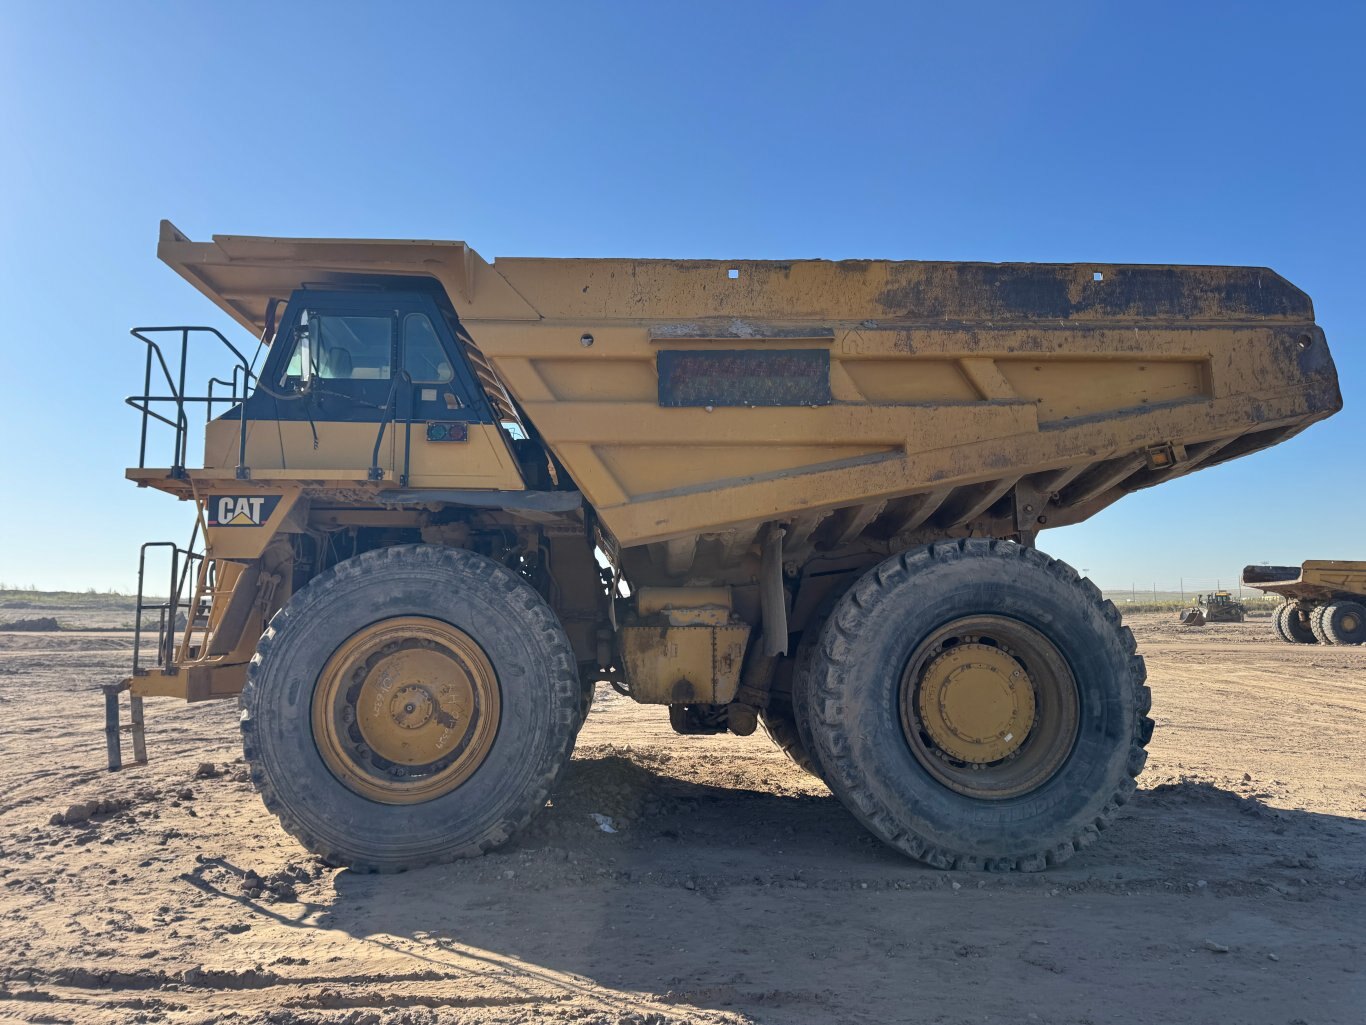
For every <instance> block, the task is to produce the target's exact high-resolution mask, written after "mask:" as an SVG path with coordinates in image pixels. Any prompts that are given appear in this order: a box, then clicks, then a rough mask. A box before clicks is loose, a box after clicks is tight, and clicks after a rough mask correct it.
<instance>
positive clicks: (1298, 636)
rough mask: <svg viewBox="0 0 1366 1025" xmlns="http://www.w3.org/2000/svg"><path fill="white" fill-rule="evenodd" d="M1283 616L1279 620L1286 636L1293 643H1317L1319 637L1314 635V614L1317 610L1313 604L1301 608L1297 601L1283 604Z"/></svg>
mask: <svg viewBox="0 0 1366 1025" xmlns="http://www.w3.org/2000/svg"><path fill="white" fill-rule="evenodd" d="M1283 608H1284V609H1285V618H1284V619H1282V620H1281V623H1282V625H1283V626H1284V628H1285V633H1286V636H1287V637H1289V638H1290V640H1291V643H1293V644H1317V643H1318V642H1319V639H1318V638H1317V637H1315V636H1314V614H1315V613H1316V612H1317V611H1318V610H1317V609H1316V608H1314V607H1313V606H1310V607H1309V608H1307V609H1305V608H1301V607H1300V605H1299V603H1298V602H1290V603H1289V604H1287V605H1285V606H1283Z"/></svg>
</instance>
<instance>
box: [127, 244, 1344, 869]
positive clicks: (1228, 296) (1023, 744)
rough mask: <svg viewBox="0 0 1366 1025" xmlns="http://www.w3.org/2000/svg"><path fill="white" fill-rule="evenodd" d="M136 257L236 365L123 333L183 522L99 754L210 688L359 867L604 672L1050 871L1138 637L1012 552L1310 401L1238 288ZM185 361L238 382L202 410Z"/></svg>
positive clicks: (453, 833)
mask: <svg viewBox="0 0 1366 1025" xmlns="http://www.w3.org/2000/svg"><path fill="white" fill-rule="evenodd" d="M159 255H160V256H161V258H162V260H163V261H165V262H166V263H167V264H169V265H170V266H171V267H172V268H173V269H174V270H176V271H177V272H178V273H179V274H181V275H182V276H183V277H184V278H185V279H187V280H188V281H189V282H190V283H191V284H193V285H194V286H195V287H196V288H198V289H199V290H200V291H201V292H203V293H204V294H205V295H206V296H207V297H208V298H209V299H211V300H212V301H213V302H214V303H215V304H216V305H217V306H218V307H219V308H220V309H222V310H223V311H225V312H226V313H227V314H228V315H229V316H231V317H232V318H233V319H234V320H235V321H236V322H237V323H238V324H240V325H241V326H242V327H243V328H244V329H247V330H249V331H250V332H251V333H252V334H253V335H254V336H256V338H257V340H258V342H257V356H255V357H253V358H248V357H247V356H246V355H245V354H244V353H243V351H242V349H239V348H238V347H237V346H235V345H234V344H232V342H230V341H229V339H227V338H226V336H224V335H223V334H221V333H220V332H218V331H217V330H214V329H209V328H196V327H188V326H182V327H174V328H155V329H154V328H140V329H136V330H135V331H134V332H133V334H134V336H135V337H136V338H138V339H139V340H140V342H141V343H142V344H144V345H145V348H146V366H145V369H144V389H143V393H142V394H141V395H138V396H134V397H133V398H131V399H129V400H128V401H129V403H130V404H131V405H132V406H133V407H134V408H136V409H137V410H138V411H139V412H140V414H141V417H142V428H141V451H140V457H139V462H138V465H137V466H136V467H134V468H131V469H129V470H128V477H129V478H130V479H131V480H133V481H134V482H136V483H137V484H138V485H139V486H142V487H149V488H154V489H156V490H159V491H163V492H166V493H168V494H171V495H174V496H175V497H177V498H180V499H182V500H185V501H187V502H189V503H192V506H193V509H194V511H195V517H196V527H195V532H194V534H193V536H192V540H191V542H190V544H189V545H187V546H183V547H182V546H181V545H179V544H176V543H167V542H162V543H157V544H149V545H147V546H144V549H143V553H142V560H141V564H140V570H139V599H138V603H139V617H138V626H139V636H138V638H137V641H136V644H135V653H134V667H133V672H132V674H131V675H130V676H129V677H128V678H127V679H125V680H122V681H119V682H118V683H116V684H112V685H110V686H109V687H107V688H106V703H107V704H106V708H107V720H108V731H109V738H110V741H109V748H110V763H111V767H116V766H117V765H119V764H121V760H122V755H121V745H120V735H121V733H122V732H124V731H125V727H123V726H122V725H121V723H120V718H121V715H122V712H121V707H120V706H121V703H122V702H121V696H122V695H123V694H124V693H127V694H128V696H129V699H130V713H129V717H130V722H129V724H128V726H127V727H126V729H127V730H130V731H131V732H132V735H133V742H134V753H135V757H136V758H138V759H139V760H144V759H145V758H146V749H145V739H144V735H143V708H142V701H143V699H144V698H145V697H148V696H163V695H164V696H174V697H179V698H183V699H186V700H190V701H201V700H208V699H215V698H234V697H236V698H238V699H239V700H240V702H241V706H242V720H241V723H242V736H243V749H244V753H245V757H246V761H247V762H248V764H249V766H250V771H251V777H252V780H253V782H254V783H255V786H256V788H257V789H258V790H259V791H260V793H261V795H262V797H263V799H264V801H265V803H266V805H267V807H268V808H270V809H271V810H272V811H273V812H275V813H276V814H277V815H278V816H279V817H280V819H281V821H282V822H283V824H284V825H285V827H286V828H287V829H288V830H289V831H290V832H291V833H293V834H294V835H295V836H296V837H297V838H298V839H299V840H300V842H301V843H303V844H304V845H305V846H306V847H308V848H309V849H310V850H313V851H315V852H317V853H318V854H320V855H322V856H323V857H325V858H327V859H329V860H331V861H333V862H335V863H339V864H349V865H355V866H358V867H362V868H367V869H377V870H393V869H401V868H407V867H411V866H415V865H419V864H423V863H426V862H430V861H437V860H444V859H450V858H455V857H464V856H470V855H475V854H479V853H482V852H484V851H486V850H489V849H490V848H492V847H495V846H497V845H499V844H502V843H504V842H506V841H507V840H508V839H509V838H511V837H512V836H513V835H515V834H516V832H517V830H518V829H520V828H521V827H522V826H523V825H525V823H526V822H527V821H529V819H530V818H531V816H532V815H533V814H534V813H535V812H536V810H537V809H539V808H540V807H542V806H543V805H544V803H545V801H546V797H547V794H548V793H549V792H550V789H551V787H552V786H553V784H554V781H555V779H556V778H557V777H558V775H559V773H560V771H561V770H562V769H563V768H564V766H565V764H566V763H567V761H568V759H569V757H570V754H571V751H572V747H573V743H574V740H575V737H576V735H577V733H578V730H579V727H580V726H581V724H582V722H583V720H584V717H585V715H586V714H587V711H588V708H589V705H590V703H591V700H592V695H593V691H594V687H595V685H596V684H597V682H599V681H603V680H606V681H608V682H610V683H611V684H612V686H614V687H616V688H617V689H618V690H620V691H621V692H622V693H624V694H626V695H628V696H629V697H631V698H632V699H633V700H635V701H638V702H642V703H645V704H653V705H658V706H660V707H661V712H663V711H664V710H665V709H666V708H667V714H668V716H669V720H670V722H671V724H672V725H673V727H674V729H675V730H677V731H678V732H680V733H685V734H708V733H719V732H726V731H729V732H732V733H736V734H741V735H745V734H750V733H753V732H754V731H755V730H756V728H757V727H758V726H759V725H760V724H761V723H762V725H763V726H764V728H765V729H766V730H767V731H768V733H769V734H770V735H771V736H772V737H773V739H774V740H775V741H776V742H777V743H779V744H780V745H781V746H782V747H783V749H784V750H785V751H786V752H787V753H788V754H789V755H790V756H791V757H792V758H793V760H794V761H795V762H796V763H797V764H799V765H801V766H802V767H803V768H805V769H806V770H807V771H809V772H811V773H813V774H814V775H816V776H819V777H820V778H821V779H822V780H823V781H824V782H825V783H826V784H827V785H828V786H829V787H830V789H831V790H832V791H833V793H834V794H835V795H836V796H837V797H838V798H839V799H840V800H841V801H843V803H844V804H845V805H846V806H848V807H849V809H850V811H851V812H852V813H853V814H854V816H855V817H856V818H857V819H858V820H859V821H860V822H862V823H863V824H864V825H865V826H866V827H867V828H868V829H870V830H871V831H872V832H873V833H874V834H875V835H877V836H878V837H880V838H881V839H882V840H883V841H885V842H886V843H888V844H890V845H892V846H893V847H895V848H896V849H898V850H900V851H902V852H904V853H906V854H908V855H910V856H912V857H916V858H919V859H922V860H924V861H926V862H929V863H931V864H934V865H938V866H940V867H956V868H963V869H973V868H989V869H1024V870H1032V869H1041V868H1044V867H1046V866H1047V865H1050V864H1055V863H1058V862H1060V861H1063V860H1065V859H1066V858H1067V857H1069V856H1070V855H1071V854H1073V853H1074V852H1075V851H1077V850H1079V849H1081V848H1082V847H1084V846H1085V845H1087V844H1088V843H1090V842H1091V841H1092V840H1093V839H1095V837H1096V836H1097V835H1098V834H1099V831H1100V830H1101V829H1103V828H1104V826H1105V825H1106V824H1107V822H1108V821H1109V819H1110V818H1111V817H1112V816H1113V814H1114V813H1115V811H1116V809H1117V808H1118V807H1119V806H1120V805H1121V804H1123V803H1124V802H1125V801H1126V800H1127V799H1128V797H1129V796H1130V795H1131V794H1132V793H1133V792H1134V789H1135V777H1136V776H1137V775H1138V773H1139V772H1140V771H1141V769H1142V767H1143V764H1144V760H1145V758H1146V753H1145V745H1146V743H1147V741H1148V739H1149V736H1150V734H1151V731H1152V720H1151V719H1150V718H1149V717H1148V711H1149V704H1150V695H1149V691H1148V688H1147V687H1146V685H1145V682H1144V679H1145V674H1144V667H1143V660H1142V658H1141V656H1139V655H1138V654H1137V651H1136V647H1135V643H1134V639H1133V635H1132V633H1131V632H1130V631H1129V630H1128V629H1127V628H1126V627H1124V626H1123V625H1122V624H1121V622H1120V617H1119V614H1118V612H1117V611H1116V609H1115V607H1114V606H1113V604H1111V603H1110V602H1108V601H1106V600H1104V599H1103V598H1102V596H1101V595H1100V592H1099V591H1098V590H1097V589H1096V588H1095V586H1094V585H1093V584H1091V583H1090V582H1089V581H1087V580H1084V579H1082V578H1081V577H1080V576H1079V575H1078V574H1077V573H1076V572H1075V571H1074V570H1072V569H1071V568H1070V567H1068V566H1066V565H1065V564H1063V563H1061V562H1059V561H1058V560H1055V559H1051V558H1049V557H1048V556H1046V555H1045V554H1043V553H1042V552H1040V551H1039V550H1038V549H1037V548H1036V547H1035V541H1036V538H1037V535H1038V533H1039V532H1040V531H1041V530H1043V529H1046V528H1049V527H1055V526H1061V525H1066V524H1070V523H1076V522H1079V521H1081V520H1083V519H1086V518H1087V517H1089V516H1092V515H1094V514H1095V513H1097V512H1099V511H1100V510H1102V509H1104V508H1105V507H1106V506H1108V505H1110V504H1111V503H1113V502H1114V501H1116V500H1118V499H1119V498H1121V497H1122V496H1123V495H1125V494H1128V493H1130V492H1132V491H1135V490H1138V489H1140V488H1146V487H1151V486H1154V485H1157V484H1161V483H1164V482H1166V481H1169V480H1172V479H1175V478H1177V477H1180V476H1182V475H1184V474H1187V473H1190V472H1192V471H1194V470H1197V469H1199V468H1202V467H1208V466H1213V465H1216V464H1218V463H1221V462H1224V461H1226V460H1229V459H1233V458H1236V457H1239V456H1243V455H1246V454H1248V453H1251V452H1254V451H1257V450H1259V449H1262V448H1265V447H1267V446H1269V445H1273V444H1276V443H1278V442H1280V441H1282V440H1284V439H1286V438H1288V437H1290V436H1292V435H1294V434H1295V433H1297V432H1299V431H1301V430H1303V429H1304V428H1305V427H1307V426H1309V425H1310V424H1312V423H1313V422H1315V421H1317V420H1320V419H1322V418H1324V417H1326V416H1329V415H1331V414H1332V413H1333V412H1334V411H1336V410H1337V409H1338V408H1340V406H1341V398H1340V395H1339V393H1338V387H1337V380H1336V374H1335V370H1334V367H1333V363H1332V358H1331V356H1330V355H1329V352H1328V349H1327V346H1326V343H1325V341H1324V338H1323V334H1322V331H1321V330H1320V329H1319V328H1318V327H1317V325H1316V324H1315V323H1314V317H1313V309H1312V307H1311V305H1310V303H1309V300H1308V298H1307V297H1306V296H1305V295H1304V294H1303V293H1302V292H1300V291H1299V290H1297V289H1295V288H1294V287H1293V286H1291V285H1290V284H1288V283H1287V282H1286V281H1284V280H1283V279H1282V278H1280V277H1279V276H1277V275H1276V274H1274V273H1273V272H1271V271H1269V270H1265V269H1260V268H1238V267H1173V266H1129V265H1114V264H1059V265H1042V264H986V263H981V264H977V263H932V262H892V261H877V260H870V261H845V262H834V263H832V262H828V261H821V260H801V261H791V262H773V261H750V260H733V261H716V260H693V261H677V260H629V259H499V260H497V261H494V262H492V263H490V262H486V261H485V260H483V259H482V258H481V257H480V256H479V255H478V254H477V253H476V252H475V251H474V250H473V249H471V248H470V247H469V246H467V245H465V244H464V243H460V242H427V241H379V240H344V239H280V238H253V237H241V236H215V237H214V239H213V240H212V241H210V242H203V243H200V242H193V241H191V240H190V239H189V238H187V237H186V236H185V235H184V234H182V233H181V232H180V231H178V230H177V229H176V228H175V227H174V226H172V225H171V224H169V223H168V222H163V223H162V229H161V239H160V245H159ZM205 344H207V345H210V346H214V345H221V346H223V350H222V351H223V352H224V353H225V354H226V358H229V359H230V360H231V361H232V370H231V372H224V373H222V374H221V375H219V376H216V377H215V378H214V380H212V381H211V382H210V383H209V386H208V388H207V391H206V392H205V393H203V394H196V395H191V394H189V393H188V391H187V388H186V370H185V365H186V362H187V359H189V357H190V356H191V354H192V352H194V351H197V349H198V347H200V346H202V345H205ZM243 348H246V347H243ZM261 353H264V354H265V355H264V359H260V354H261ZM168 354H169V357H168ZM177 355H178V356H179V363H178V364H177V362H176V357H177ZM258 361H259V362H258ZM200 410H202V411H203V412H204V413H205V414H206V415H205V421H206V424H205V430H204V448H203V456H202V458H198V457H197V456H195V457H192V456H191V454H190V452H189V447H190V434H191V429H190V424H191V420H192V418H197V414H198V412H199V411H200ZM158 429H159V430H160V431H161V432H162V433H163V434H164V435H167V436H169V440H170V443H171V444H170V447H171V453H170V457H169V458H168V459H162V460H160V461H156V460H153V459H149V445H152V446H153V447H155V446H156V445H157V444H160V443H161V441H162V440H164V439H162V438H158V437H157V436H156V432H157V430H158ZM149 437H150V440H149ZM192 464H193V465H192ZM158 558H161V559H164V560H165V561H166V562H169V576H168V578H167V582H166V584H165V588H164V591H165V593H166V594H167V595H168V596H167V597H164V598H157V599H153V598H151V597H149V596H148V595H149V593H150V589H151V588H152V587H153V585H152V584H150V583H149V580H150V577H149V576H148V573H149V569H148V566H149V560H150V561H151V563H153V564H155V563H156V561H157V559H158ZM156 586H158V587H159V586H160V585H156ZM145 615H155V616H156V617H157V625H156V628H155V630H152V628H150V627H149V628H148V630H147V631H146V634H145V636H144V632H143V627H142V624H143V618H144V616H145ZM182 616H183V617H184V621H185V622H184V627H183V629H177V620H178V619H179V618H181V617H182ZM153 633H154V634H155V640H154V641H153V640H152V635H153Z"/></svg>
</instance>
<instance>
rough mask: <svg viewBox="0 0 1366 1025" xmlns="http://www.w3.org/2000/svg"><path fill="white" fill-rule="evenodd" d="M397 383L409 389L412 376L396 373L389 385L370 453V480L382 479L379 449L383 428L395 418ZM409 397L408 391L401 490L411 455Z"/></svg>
mask: <svg viewBox="0 0 1366 1025" xmlns="http://www.w3.org/2000/svg"><path fill="white" fill-rule="evenodd" d="M399 382H403V383H405V384H407V385H409V386H410V388H411V385H412V383H413V375H412V374H410V373H408V371H406V370H400V371H398V373H396V374H395V375H394V381H393V383H392V384H391V385H389V396H388V398H386V399H385V400H384V409H383V410H381V412H380V416H379V433H378V434H376V435H375V447H374V450H373V451H372V452H371V453H370V473H369V477H370V479H371V480H383V479H384V471H383V470H382V469H381V468H380V465H379V447H380V445H382V444H383V443H384V428H385V427H387V426H388V425H389V424H390V423H392V422H393V421H394V420H395V418H396V416H397V412H398V409H397V403H396V402H395V399H397V398H398V386H399ZM411 397H412V396H411V391H410V393H409V403H408V407H409V408H408V415H407V416H406V417H404V424H405V427H404V435H403V473H401V474H400V475H399V478H398V485H399V487H401V488H406V487H407V486H408V470H409V460H410V458H411V454H412V438H413V413H412V401H411Z"/></svg>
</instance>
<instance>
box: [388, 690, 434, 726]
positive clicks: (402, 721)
mask: <svg viewBox="0 0 1366 1025" xmlns="http://www.w3.org/2000/svg"><path fill="white" fill-rule="evenodd" d="M389 714H390V715H391V716H393V719H394V723H395V725H397V726H399V727H401V728H402V729H405V730H417V729H421V728H422V727H423V726H426V725H427V723H429V722H430V721H431V718H432V716H433V715H435V714H436V702H435V701H434V700H433V698H432V694H431V691H429V690H427V688H426V687H424V686H422V685H421V684H409V685H408V686H406V687H400V688H399V689H398V692H397V693H395V694H394V696H393V698H392V699H391V700H390V701H389Z"/></svg>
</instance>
